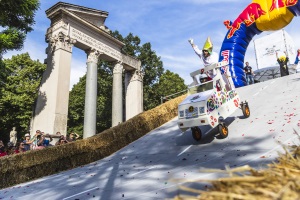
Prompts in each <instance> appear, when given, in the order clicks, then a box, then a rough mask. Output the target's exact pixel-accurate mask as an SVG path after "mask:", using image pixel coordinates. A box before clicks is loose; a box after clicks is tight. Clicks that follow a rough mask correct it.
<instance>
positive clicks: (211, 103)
mask: <svg viewBox="0 0 300 200" xmlns="http://www.w3.org/2000/svg"><path fill="white" fill-rule="evenodd" d="M207 110H208V112H212V111H214V110H215V102H214V100H213V99H209V100H208V101H207Z"/></svg>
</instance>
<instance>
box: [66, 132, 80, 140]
mask: <svg viewBox="0 0 300 200" xmlns="http://www.w3.org/2000/svg"><path fill="white" fill-rule="evenodd" d="M78 138H79V135H78V134H77V133H75V132H72V133H70V136H69V140H68V141H69V142H74V141H76V140H77V139H78Z"/></svg>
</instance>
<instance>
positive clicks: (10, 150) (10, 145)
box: [6, 142, 15, 155]
mask: <svg viewBox="0 0 300 200" xmlns="http://www.w3.org/2000/svg"><path fill="white" fill-rule="evenodd" d="M6 153H7V155H12V154H14V153H15V146H14V143H12V142H8V143H7V150H6Z"/></svg>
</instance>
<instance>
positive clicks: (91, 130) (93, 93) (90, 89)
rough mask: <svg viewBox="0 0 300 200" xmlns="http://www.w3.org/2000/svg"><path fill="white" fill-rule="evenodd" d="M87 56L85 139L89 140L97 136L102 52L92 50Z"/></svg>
mask: <svg viewBox="0 0 300 200" xmlns="http://www.w3.org/2000/svg"><path fill="white" fill-rule="evenodd" d="M87 54H88V59H87V74H86V87H85V88H86V89H85V104H84V125H83V138H88V137H91V136H93V135H95V134H96V116H97V64H98V58H99V56H100V52H99V51H97V50H95V49H92V50H90V51H89V52H87Z"/></svg>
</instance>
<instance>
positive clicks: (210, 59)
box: [188, 37, 219, 79]
mask: <svg viewBox="0 0 300 200" xmlns="http://www.w3.org/2000/svg"><path fill="white" fill-rule="evenodd" d="M188 41H189V43H190V44H191V45H192V48H193V49H194V51H195V53H196V54H197V55H198V56H199V58H200V59H201V60H202V61H203V65H204V67H208V66H210V65H212V64H214V63H217V62H218V61H219V56H218V54H217V53H216V52H213V51H212V50H213V44H212V42H211V40H210V38H209V37H208V38H207V40H206V42H205V44H204V46H203V48H202V50H200V49H199V48H198V46H197V45H195V44H194V40H193V39H189V40H188ZM215 74H216V72H215V69H213V70H211V71H209V72H208V73H207V76H208V77H209V78H210V79H212V78H213V77H214V76H215Z"/></svg>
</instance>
